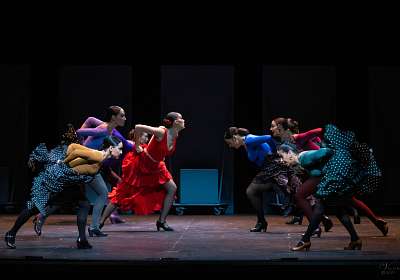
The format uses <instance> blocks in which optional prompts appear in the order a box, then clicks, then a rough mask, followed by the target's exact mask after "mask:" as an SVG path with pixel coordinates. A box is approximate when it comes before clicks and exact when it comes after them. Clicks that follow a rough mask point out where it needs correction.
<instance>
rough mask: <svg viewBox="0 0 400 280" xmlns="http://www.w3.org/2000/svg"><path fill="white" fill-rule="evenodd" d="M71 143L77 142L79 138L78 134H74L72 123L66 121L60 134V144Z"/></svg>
mask: <svg viewBox="0 0 400 280" xmlns="http://www.w3.org/2000/svg"><path fill="white" fill-rule="evenodd" d="M72 143H78V144H79V139H78V135H77V134H76V131H75V128H74V126H73V125H72V124H70V123H68V124H67V126H66V129H65V131H64V133H63V134H62V135H61V144H63V145H69V144H72Z"/></svg>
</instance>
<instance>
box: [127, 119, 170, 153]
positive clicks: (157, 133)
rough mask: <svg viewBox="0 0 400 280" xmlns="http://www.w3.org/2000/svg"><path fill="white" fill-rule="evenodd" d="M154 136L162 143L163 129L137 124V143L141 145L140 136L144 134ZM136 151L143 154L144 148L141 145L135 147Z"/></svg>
mask: <svg viewBox="0 0 400 280" xmlns="http://www.w3.org/2000/svg"><path fill="white" fill-rule="evenodd" d="M143 132H146V133H149V134H153V136H154V137H156V139H157V141H161V139H162V138H163V137H164V133H165V131H164V129H163V128H162V127H153V126H148V125H142V124H137V125H135V141H134V142H135V143H140V135H141V134H142V133H143ZM135 148H136V151H137V152H141V150H142V147H140V145H135Z"/></svg>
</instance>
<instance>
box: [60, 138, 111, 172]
mask: <svg viewBox="0 0 400 280" xmlns="http://www.w3.org/2000/svg"><path fill="white" fill-rule="evenodd" d="M103 159H104V158H103V153H102V152H101V151H97V150H93V149H90V148H88V147H85V146H82V145H79V144H71V145H69V146H68V149H67V153H66V157H65V159H64V162H65V163H66V164H68V166H69V167H71V168H72V169H73V170H75V171H76V172H78V173H79V174H85V175H94V174H96V173H97V172H98V171H99V169H100V167H101V163H102V161H103Z"/></svg>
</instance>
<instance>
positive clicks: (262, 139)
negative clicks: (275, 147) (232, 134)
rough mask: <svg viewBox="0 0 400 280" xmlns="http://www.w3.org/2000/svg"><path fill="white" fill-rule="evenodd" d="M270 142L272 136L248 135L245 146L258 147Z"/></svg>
mask: <svg viewBox="0 0 400 280" xmlns="http://www.w3.org/2000/svg"><path fill="white" fill-rule="evenodd" d="M271 141H272V136H271V135H261V136H257V135H248V136H247V137H246V142H245V143H246V145H259V144H262V143H268V144H270V143H271Z"/></svg>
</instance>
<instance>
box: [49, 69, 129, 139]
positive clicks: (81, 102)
mask: <svg viewBox="0 0 400 280" xmlns="http://www.w3.org/2000/svg"><path fill="white" fill-rule="evenodd" d="M132 98H133V95H132V67H131V66H127V65H90V66H79V65H76V66H75V65H71V66H62V67H60V68H59V83H58V98H57V99H56V100H54V102H57V104H56V105H55V106H57V108H58V118H57V130H58V131H61V130H62V129H63V128H64V127H65V124H67V123H68V122H71V123H72V124H74V126H75V128H77V129H78V128H79V127H80V126H81V124H82V123H83V122H84V121H85V119H86V118H87V117H89V116H93V117H97V118H99V119H101V120H104V113H105V109H106V108H107V107H108V106H111V105H118V106H121V107H122V108H124V110H125V113H126V117H127V120H126V123H125V127H123V128H118V130H119V131H120V132H121V133H122V135H125V136H126V135H127V132H128V131H129V129H130V128H131V127H132V118H131V116H132V110H131V107H132Z"/></svg>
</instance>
